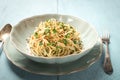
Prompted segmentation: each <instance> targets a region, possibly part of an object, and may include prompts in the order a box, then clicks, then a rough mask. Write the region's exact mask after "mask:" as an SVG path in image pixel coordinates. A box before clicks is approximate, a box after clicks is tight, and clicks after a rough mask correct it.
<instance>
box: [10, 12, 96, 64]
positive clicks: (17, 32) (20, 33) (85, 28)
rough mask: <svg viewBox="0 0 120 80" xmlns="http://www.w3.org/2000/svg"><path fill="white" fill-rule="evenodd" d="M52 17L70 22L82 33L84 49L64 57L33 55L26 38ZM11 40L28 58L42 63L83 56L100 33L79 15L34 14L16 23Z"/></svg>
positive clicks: (72, 59) (71, 59)
mask: <svg viewBox="0 0 120 80" xmlns="http://www.w3.org/2000/svg"><path fill="white" fill-rule="evenodd" d="M51 18H55V19H57V20H59V21H62V22H64V23H68V24H70V25H72V26H74V27H75V28H76V30H77V31H78V32H79V33H80V37H81V40H82V42H83V50H82V51H81V52H80V53H79V54H72V55H68V56H63V57H54V58H48V57H37V56H34V55H31V54H30V53H29V51H28V49H27V41H26V39H27V38H28V37H29V36H30V35H31V34H32V33H33V31H34V29H35V27H37V26H38V24H39V23H40V22H41V21H45V20H48V19H51ZM10 40H11V42H12V44H13V45H14V46H15V47H16V49H17V50H18V51H20V52H21V54H23V55H24V56H26V57H27V58H29V59H31V60H33V61H36V62H42V63H51V64H54V63H58V64H60V63H66V62H71V61H75V60H77V59H79V58H81V57H82V56H84V55H86V54H87V53H89V51H90V50H91V49H92V48H93V47H94V45H95V44H96V42H97V40H98V33H97V32H96V30H95V29H94V27H93V26H92V25H90V24H89V23H87V22H86V21H84V20H82V19H79V18H77V17H73V16H69V15H59V14H45V15H38V16H33V17H30V18H27V19H24V20H22V21H21V22H19V23H18V24H17V25H15V26H14V27H13V29H12V31H11V34H10Z"/></svg>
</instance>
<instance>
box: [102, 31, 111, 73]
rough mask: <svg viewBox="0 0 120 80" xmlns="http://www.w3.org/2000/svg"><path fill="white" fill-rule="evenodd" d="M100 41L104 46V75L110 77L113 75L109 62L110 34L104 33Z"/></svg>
mask: <svg viewBox="0 0 120 80" xmlns="http://www.w3.org/2000/svg"><path fill="white" fill-rule="evenodd" d="M102 41H103V43H104V44H105V45H106V50H105V59H104V64H103V68H104V71H105V73H107V74H109V75H110V74H112V73H113V67H112V63H111V60H110V52H109V43H110V34H109V33H105V34H104V35H102Z"/></svg>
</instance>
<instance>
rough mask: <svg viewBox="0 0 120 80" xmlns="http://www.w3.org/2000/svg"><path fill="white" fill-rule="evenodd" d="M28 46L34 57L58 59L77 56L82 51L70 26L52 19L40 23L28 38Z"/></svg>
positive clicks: (80, 42) (77, 36) (77, 37)
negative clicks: (72, 55) (59, 57)
mask: <svg viewBox="0 0 120 80" xmlns="http://www.w3.org/2000/svg"><path fill="white" fill-rule="evenodd" d="M28 46H29V49H30V52H31V53H32V54H33V55H35V56H43V57H58V56H67V55H71V54H78V53H79V52H81V50H82V41H81V39H80V37H79V33H78V32H77V31H76V30H75V29H74V28H73V27H72V26H71V25H69V24H66V23H63V22H59V21H57V20H56V19H54V18H53V19H49V20H46V21H44V22H40V24H39V26H38V27H36V29H35V31H34V33H33V34H32V35H31V36H30V37H29V39H28Z"/></svg>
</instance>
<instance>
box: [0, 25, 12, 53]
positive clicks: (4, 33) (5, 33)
mask: <svg viewBox="0 0 120 80" xmlns="http://www.w3.org/2000/svg"><path fill="white" fill-rule="evenodd" d="M11 29H12V26H11V25H10V24H6V25H5V26H4V27H3V28H2V29H1V31H0V42H1V43H0V53H2V51H3V44H4V41H5V40H6V39H7V37H9V34H10V32H11Z"/></svg>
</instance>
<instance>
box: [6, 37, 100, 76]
mask: <svg viewBox="0 0 120 80" xmlns="http://www.w3.org/2000/svg"><path fill="white" fill-rule="evenodd" d="M4 52H5V54H6V56H7V58H8V59H9V60H10V61H11V62H12V63H13V64H14V65H16V66H17V67H19V68H21V69H23V70H26V71H28V72H31V73H35V74H42V75H64V74H70V73H74V72H77V71H81V70H84V69H86V68H88V67H89V66H90V65H92V64H93V63H95V62H96V61H97V60H98V59H99V58H100V56H101V54H102V42H101V40H100V39H99V40H98V42H97V44H96V45H95V46H94V48H93V49H92V50H91V51H90V52H89V54H87V55H85V56H83V57H82V58H80V59H78V60H76V61H74V62H70V63H65V64H45V63H38V62H34V61H31V60H30V59H28V58H26V57H25V56H23V55H22V54H21V53H20V52H19V51H17V50H16V48H15V47H14V46H13V45H12V44H11V42H10V40H9V39H7V41H6V42H5V44H4Z"/></svg>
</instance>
